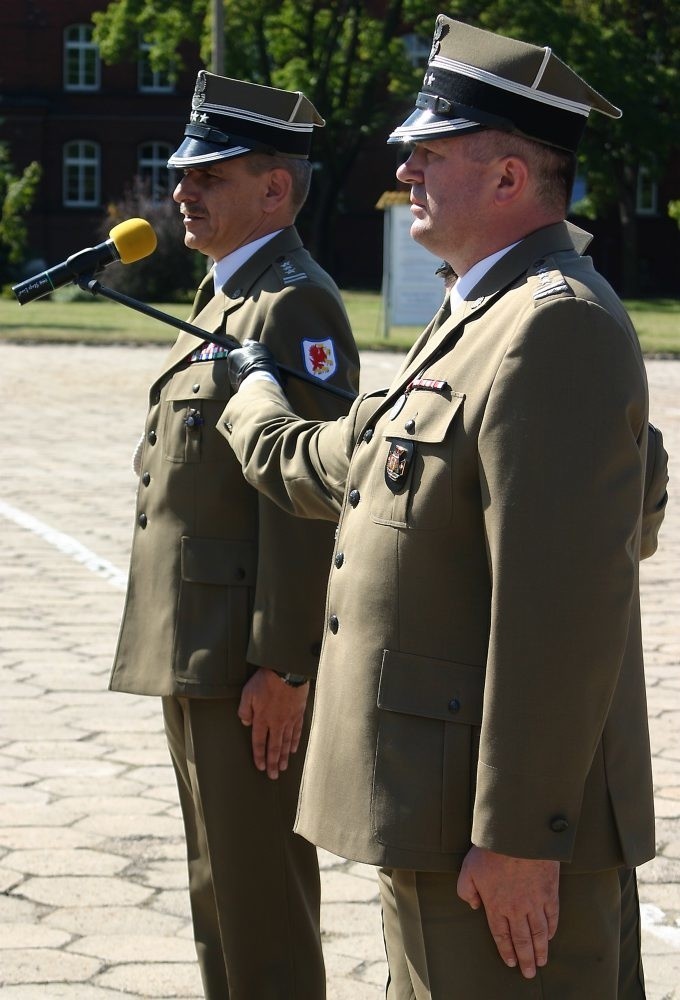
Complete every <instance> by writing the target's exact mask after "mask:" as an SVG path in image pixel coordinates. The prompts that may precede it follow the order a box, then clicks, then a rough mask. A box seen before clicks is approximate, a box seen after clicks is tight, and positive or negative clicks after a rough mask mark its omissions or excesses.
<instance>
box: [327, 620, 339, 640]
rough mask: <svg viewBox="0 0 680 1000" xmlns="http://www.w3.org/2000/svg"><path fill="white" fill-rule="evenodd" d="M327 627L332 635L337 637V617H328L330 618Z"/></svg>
mask: <svg viewBox="0 0 680 1000" xmlns="http://www.w3.org/2000/svg"><path fill="white" fill-rule="evenodd" d="M328 627H329V629H330V630H331V632H332V633H333V635H337V633H338V629H339V628H340V621H339V619H338V616H337V615H331V616H330V618H329V619H328Z"/></svg>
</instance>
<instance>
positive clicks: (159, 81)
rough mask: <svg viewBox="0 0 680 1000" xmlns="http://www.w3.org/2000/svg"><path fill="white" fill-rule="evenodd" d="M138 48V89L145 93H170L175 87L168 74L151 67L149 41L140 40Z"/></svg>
mask: <svg viewBox="0 0 680 1000" xmlns="http://www.w3.org/2000/svg"><path fill="white" fill-rule="evenodd" d="M139 50H140V52H139V63H138V69H137V74H138V80H139V89H140V91H141V92H142V93H146V94H151V93H153V94H171V93H172V92H173V90H174V89H175V87H174V84H173V82H172V80H171V79H170V76H169V74H168V73H166V72H161V71H159V70H155V69H152V68H151V60H150V58H149V52H150V51H151V44H150V43H149V42H140V43H139Z"/></svg>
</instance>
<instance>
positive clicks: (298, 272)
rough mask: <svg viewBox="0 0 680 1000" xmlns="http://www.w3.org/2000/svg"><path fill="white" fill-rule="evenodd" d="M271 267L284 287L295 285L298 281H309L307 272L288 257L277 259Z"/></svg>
mask: <svg viewBox="0 0 680 1000" xmlns="http://www.w3.org/2000/svg"><path fill="white" fill-rule="evenodd" d="M272 266H273V268H274V270H275V271H276V273H277V274H278V276H279V278H280V279H281V282H282V284H284V285H296V284H298V282H300V281H308V280H309V275H308V274H307V272H306V271H305V270H304V269H303V268H302V267H300V265H299V264H297V263H296V262H295V261H294V260H292V259H291V258H290V257H285V256H282V257H277V258H276V260H275V261H274V264H273V265H272Z"/></svg>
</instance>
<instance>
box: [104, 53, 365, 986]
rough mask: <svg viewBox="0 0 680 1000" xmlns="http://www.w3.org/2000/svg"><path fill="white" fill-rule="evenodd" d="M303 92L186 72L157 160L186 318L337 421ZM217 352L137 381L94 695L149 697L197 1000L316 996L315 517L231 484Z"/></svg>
mask: <svg viewBox="0 0 680 1000" xmlns="http://www.w3.org/2000/svg"><path fill="white" fill-rule="evenodd" d="M322 124H323V121H322V119H320V118H319V116H318V114H317V112H316V110H315V109H314V107H313V106H312V105H311V104H310V102H309V101H308V100H307V99H306V98H305V97H304V96H303V95H302V94H299V93H289V92H287V91H281V90H275V89H273V88H267V87H259V86H256V85H254V84H248V83H243V82H240V81H236V80H229V79H226V78H222V77H218V76H214V75H212V74H209V73H206V72H204V71H201V72H200V73H199V74H198V80H197V84H196V91H195V94H194V97H193V102H192V113H191V121H190V123H189V124H188V125H187V128H186V132H185V138H184V140H183V142H182V144H181V145H180V147H179V148H178V150H177V151H176V152H175V153H174V154H173V156H172V158H171V160H170V161H169V165H170V166H171V167H175V168H178V169H179V170H181V171H182V175H181V177H180V179H179V182H178V184H177V187H176V189H175V192H174V199H175V201H176V202H177V203H178V205H179V210H180V212H181V214H182V216H183V218H184V225H185V230H186V236H185V242H186V244H187V246H189V247H191V248H193V249H196V250H199V251H200V252H201V253H204V254H206V255H208V256H210V257H211V258H213V260H214V261H215V264H214V267H213V268H212V270H211V272H210V274H209V275H208V277H207V279H206V281H204V282H203V283H202V285H201V288H200V289H199V292H198V294H197V298H196V302H195V304H194V310H193V313H192V317H191V318H192V321H193V323H194V324H195V325H196V326H197V327H199V328H201V329H204V330H206V331H208V332H212V333H216V332H221V333H226V334H228V335H230V336H231V337H235V338H237V340H239V341H243V340H253V341H257V340H261V341H262V342H263V343H266V344H267V345H268V346H269V347H270V348H271V350H272V352H273V354H274V355H275V357H276V358H277V360H278V361H279V362H280V363H281V364H282V365H286V366H288V367H289V368H291V369H294V370H295V371H297V372H300V373H301V374H302V375H303V377H304V376H306V377H307V381H302V380H300V379H298V378H294V377H291V378H290V381H289V384H288V392H289V394H290V400H291V403H292V405H293V406H294V407H295V408H296V410H297V411H298V412H299V413H301V414H303V415H304V416H306V417H313V418H315V419H334V418H336V417H337V416H339V415H340V414H342V413H344V412H346V410H347V408H348V405H349V403H348V402H347V401H346V399H343V398H339V397H338V395H332V394H331V392H329V391H328V387H333V386H335V387H337V388H339V389H340V390H341V391H344V393H345V396H350V397H351V396H352V394H353V393H354V392H356V384H357V373H358V355H357V351H356V347H355V344H354V341H353V339H352V336H351V332H350V329H349V325H348V321H347V317H346V313H345V310H344V307H343V304H342V301H341V298H340V295H339V292H338V290H337V288H336V286H335V285H334V283H333V282H332V281H331V279H330V278H329V277H328V275H327V274H326V273H325V272H324V271H322V270H321V268H320V267H319V266H318V265H317V264H316V263H315V262H314V261H313V260H312V258H311V257H310V256H309V254H308V253H307V251H306V250H305V249H304V248H303V246H302V244H301V242H300V239H299V237H298V235H297V232H296V231H295V228H294V226H293V222H294V219H295V215H296V213H297V211H298V210H299V208H300V207H301V205H302V203H303V202H304V200H305V197H306V193H307V189H308V184H309V176H310V171H311V165H310V163H309V160H308V154H309V149H310V143H311V136H312V130H313V128H314V127H316V126H319V125H322ZM226 354H227V352H226V350H225V349H223V348H222V347H219V346H216V345H215V344H214V343H209V342H207V341H205V340H203V339H202V338H200V337H197V336H193V335H190V334H184V333H183V334H181V335H180V336H179V338H178V339H177V341H176V343H175V345H174V346H173V348H172V350H171V351H170V354H169V356H168V357H167V358H166V360H165V363H164V365H163V367H162V369H161V371H160V373H159V376H158V378H157V379H156V381H155V382H154V384H153V385H152V386H151V391H150V396H149V412H148V417H147V422H146V428H145V431H144V436H143V439H142V443H141V449H140V450H139V451H138V454H137V456H136V462H137V468H138V472H139V474H140V486H139V494H138V501H137V514H136V526H135V533H134V539H133V548H132V557H131V566H130V580H129V585H128V594H127V600H126V604H125V611H124V615H123V622H122V626H121V633H120V639H119V643H118V650H117V653H116V659H115V664H114V668H113V674H112V678H111V688H112V689H113V690H116V691H127V692H132V693H137V694H148V695H160V696H161V697H162V698H163V712H164V719H165V727H166V732H167V737H168V743H169V747H170V752H171V755H172V760H173V764H174V767H175V771H176V775H177V781H178V787H179V795H180V801H181V806H182V812H183V816H184V824H185V830H186V838H187V853H188V863H189V883H190V885H189V888H190V894H191V906H192V915H193V921H194V934H195V940H196V948H197V953H198V958H199V962H200V966H201V974H202V977H203V983H204V989H205V995H206V997H207V998H209V1000H226V998H231V1000H320V998H322V997H323V996H324V995H325V974H324V966H323V959H322V954H321V944H320V932H319V871H318V864H317V859H316V851H315V848H314V847H312V845H311V844H309V843H307V842H306V841H305V840H303V839H302V838H301V837H298V836H296V835H295V834H293V832H292V827H293V821H294V816H295V806H296V802H297V794H298V788H299V781H300V774H301V769H302V760H303V756H304V747H305V744H306V740H307V729H308V722H309V717H310V714H311V701H312V697H311V693H310V683H309V682H310V680H311V679H312V678H313V677H314V675H315V673H316V669H317V664H318V657H319V650H320V642H321V636H322V630H323V600H324V593H325V588H326V581H327V577H328V563H329V561H330V553H331V550H332V530H333V529H332V527H331V526H330V525H328V524H322V523H318V524H312V523H306V522H303V521H300V520H298V519H295V518H292V517H290V516H289V515H286V514H284V513H283V512H282V511H280V510H279V509H278V508H277V507H275V506H274V504H272V503H271V502H270V501H268V500H267V499H266V498H264V497H261V496H260V495H259V494H258V493H257V492H256V491H255V490H254V489H253V488H252V487H251V486H249V485H247V483H246V482H245V481H244V479H243V476H242V475H241V470H240V467H239V465H238V463H237V461H236V459H235V458H234V456H233V455H232V453H231V451H230V449H229V448H228V447H227V446H226V444H225V442H224V441H223V440H222V438H221V437H220V436H219V435H218V434H217V432H216V430H215V424H216V421H217V419H218V417H219V415H220V413H221V412H222V410H223V409H224V406H225V403H226V401H227V399H228V398H229V396H230V393H231V388H230V385H229V379H228V375H227V367H226Z"/></svg>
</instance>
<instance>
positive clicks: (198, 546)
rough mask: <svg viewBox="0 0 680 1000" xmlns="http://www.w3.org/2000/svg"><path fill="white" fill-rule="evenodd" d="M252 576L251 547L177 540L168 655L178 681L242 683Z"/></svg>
mask: <svg viewBox="0 0 680 1000" xmlns="http://www.w3.org/2000/svg"><path fill="white" fill-rule="evenodd" d="M256 574H257V553H256V547H255V544H254V543H252V542H246V541H229V540H227V541H225V540H224V539H215V538H188V537H186V536H185V537H184V538H182V543H181V580H180V589H179V598H178V606H177V617H176V627H175V640H174V651H173V668H174V673H175V675H176V677H177V678H178V679H182V680H184V681H187V682H189V683H195V684H201V685H204V684H206V685H220V686H225V685H240V684H243V683H245V681H246V679H247V676H248V672H249V671H248V663H247V651H248V642H249V639H250V621H251V616H252V611H253V602H254V594H255V578H256Z"/></svg>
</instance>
